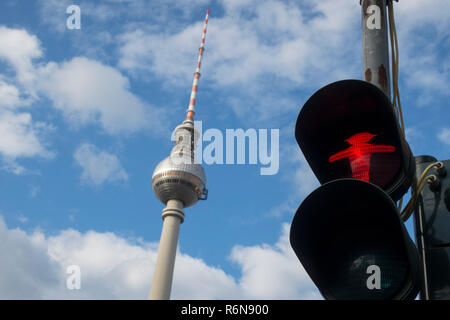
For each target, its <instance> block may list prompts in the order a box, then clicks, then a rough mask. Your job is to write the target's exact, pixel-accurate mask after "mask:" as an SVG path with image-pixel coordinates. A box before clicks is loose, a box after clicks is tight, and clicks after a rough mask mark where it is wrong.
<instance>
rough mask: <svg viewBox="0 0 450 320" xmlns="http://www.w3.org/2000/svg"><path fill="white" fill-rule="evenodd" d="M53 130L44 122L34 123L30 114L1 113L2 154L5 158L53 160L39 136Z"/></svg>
mask: <svg viewBox="0 0 450 320" xmlns="http://www.w3.org/2000/svg"><path fill="white" fill-rule="evenodd" d="M51 129H52V128H51V127H49V126H47V125H46V124H44V123H42V122H34V123H33V122H32V118H31V115H30V114H29V113H12V112H10V111H3V112H0V153H1V154H2V155H3V157H4V158H8V159H11V160H14V159H15V158H17V157H34V156H41V157H44V158H51V157H52V156H53V155H54V154H53V153H52V152H50V151H48V150H47V149H46V148H45V146H44V145H43V144H42V142H41V141H40V139H39V136H40V135H41V134H43V133H45V132H47V131H49V130H51Z"/></svg>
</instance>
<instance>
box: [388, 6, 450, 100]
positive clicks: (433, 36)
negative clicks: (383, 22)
mask: <svg viewBox="0 0 450 320" xmlns="http://www.w3.org/2000/svg"><path fill="white" fill-rule="evenodd" d="M394 8H395V19H396V28H397V33H398V41H399V46H400V81H402V79H404V82H405V84H406V85H407V87H408V89H410V90H414V92H415V93H417V94H418V95H419V98H418V101H417V102H418V104H420V105H427V104H431V103H432V102H433V101H434V100H435V99H436V97H439V96H441V97H442V96H448V95H449V91H448V85H447V84H448V83H449V81H450V68H449V65H448V62H447V61H448V50H447V49H446V45H448V40H447V39H448V30H449V27H450V3H449V2H448V1H446V0H435V1H433V5H429V6H424V5H423V2H422V1H420V0H410V1H405V2H404V3H399V4H396V5H394ZM400 94H401V92H400Z"/></svg>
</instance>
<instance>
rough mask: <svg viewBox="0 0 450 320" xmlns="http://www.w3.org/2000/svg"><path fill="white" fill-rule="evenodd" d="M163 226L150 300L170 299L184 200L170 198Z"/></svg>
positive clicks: (164, 213) (163, 216)
mask: <svg viewBox="0 0 450 320" xmlns="http://www.w3.org/2000/svg"><path fill="white" fill-rule="evenodd" d="M162 218H163V221H164V222H163V228H162V232H161V239H160V241H159V248H158V257H157V258H156V264H155V271H154V274H153V281H152V287H151V290H150V300H169V298H170V291H171V289H172V277H173V269H174V267H175V255H176V252H177V243H178V234H179V231H180V224H181V223H182V222H183V220H184V211H183V202H181V201H180V200H169V201H168V202H167V206H166V208H165V209H164V210H163V213H162Z"/></svg>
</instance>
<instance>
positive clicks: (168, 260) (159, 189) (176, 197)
mask: <svg viewBox="0 0 450 320" xmlns="http://www.w3.org/2000/svg"><path fill="white" fill-rule="evenodd" d="M208 16H209V9H208V10H206V18H205V25H204V27H203V33H202V41H201V44H200V49H199V54H198V61H197V67H196V69H195V73H194V82H193V84H192V92H191V98H190V101H189V107H188V109H187V116H186V119H185V120H184V121H183V123H182V124H180V125H179V126H177V127H176V128H175V132H174V136H175V145H174V146H173V149H172V151H171V152H170V156H169V157H168V158H166V159H164V160H163V161H161V162H160V163H159V164H158V165H157V166H156V168H155V171H154V172H153V176H152V186H153V191H154V192H155V195H156V197H157V198H158V199H159V200H160V201H161V202H162V203H164V204H165V205H166V208H164V210H163V212H162V219H163V228H162V232H161V240H160V241H159V248H158V257H157V259H156V265H155V273H154V274H153V281H152V286H151V290H150V299H152V300H168V299H169V298H170V291H171V288H172V278H173V269H174V265H175V254H176V251H177V243H178V233H179V230H180V224H181V223H183V221H184V208H187V207H190V206H192V205H194V204H195V203H196V202H197V201H198V200H199V199H200V200H205V199H206V198H207V194H208V192H207V189H206V187H205V185H206V176H205V172H204V170H203V168H202V166H201V165H200V164H198V163H195V159H194V155H195V154H194V149H195V144H196V141H197V139H198V138H199V136H198V132H197V130H196V129H195V128H194V114H195V99H196V94H197V89H198V80H199V79H200V64H201V61H202V56H203V51H204V50H205V48H204V45H205V36H206V26H207V25H208Z"/></svg>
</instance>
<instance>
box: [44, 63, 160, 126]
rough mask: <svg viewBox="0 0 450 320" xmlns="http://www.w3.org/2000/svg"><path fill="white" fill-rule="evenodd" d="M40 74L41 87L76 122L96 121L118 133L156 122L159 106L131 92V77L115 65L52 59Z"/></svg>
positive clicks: (72, 121) (67, 117)
mask: <svg viewBox="0 0 450 320" xmlns="http://www.w3.org/2000/svg"><path fill="white" fill-rule="evenodd" d="M40 75H41V79H42V81H41V83H40V85H39V86H40V89H41V90H42V91H43V92H44V93H45V94H46V95H48V97H49V98H50V99H51V100H52V101H53V103H54V106H55V107H56V108H57V109H59V110H61V111H62V112H63V114H64V116H65V117H66V119H67V120H68V121H69V122H70V123H72V124H73V125H76V126H79V125H81V124H87V123H96V122H97V123H99V124H100V125H101V126H102V127H103V128H104V129H105V131H106V132H108V133H110V134H116V133H130V132H135V131H137V130H139V129H142V128H143V127H144V126H146V125H149V124H150V123H151V124H156V121H155V120H152V119H154V118H157V114H156V113H157V112H156V110H154V109H153V108H151V107H150V106H148V105H146V104H145V103H144V102H143V101H142V100H141V99H139V98H138V97H137V96H135V95H134V94H132V93H131V92H130V91H129V81H128V79H127V78H125V77H124V76H122V75H121V74H120V72H118V71H117V70H116V69H114V68H112V67H109V66H106V65H104V64H102V63H100V62H97V61H94V60H90V59H87V58H85V57H77V58H74V59H72V60H71V61H68V62H65V63H62V64H61V65H57V64H55V63H49V64H48V65H46V66H45V67H44V68H42V69H40ZM150 111H153V112H154V115H155V117H154V118H150V116H149V112H150ZM156 126H157V124H156Z"/></svg>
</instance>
